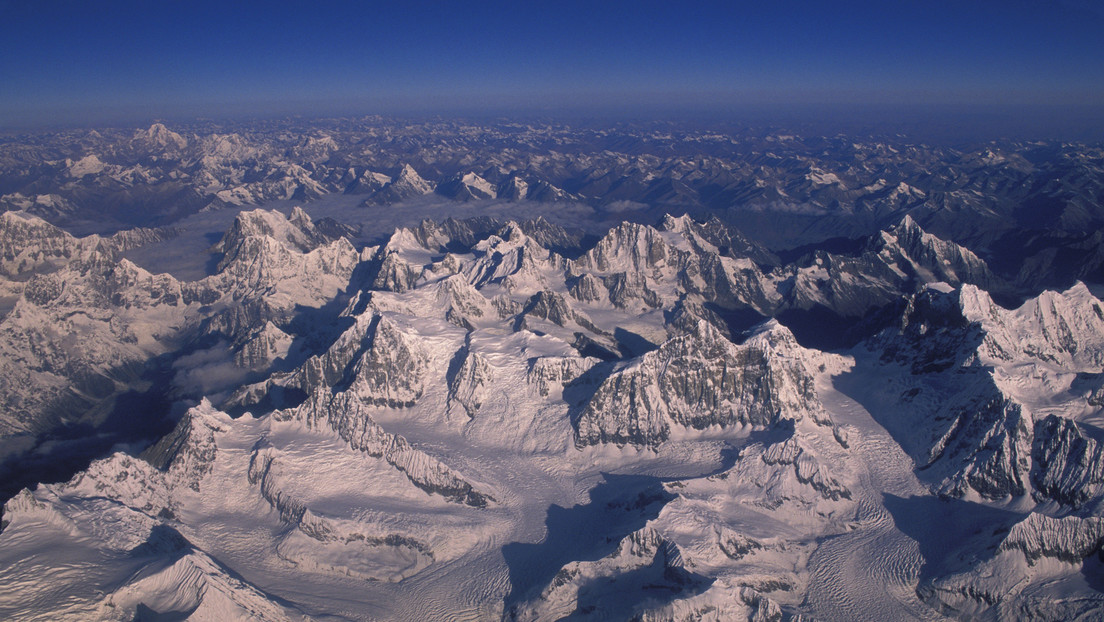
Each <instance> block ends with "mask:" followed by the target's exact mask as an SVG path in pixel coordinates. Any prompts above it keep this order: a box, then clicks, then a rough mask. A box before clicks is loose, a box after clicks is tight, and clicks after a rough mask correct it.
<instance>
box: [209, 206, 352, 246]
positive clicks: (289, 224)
mask: <svg viewBox="0 0 1104 622" xmlns="http://www.w3.org/2000/svg"><path fill="white" fill-rule="evenodd" d="M247 237H269V238H272V239H274V240H276V241H277V242H279V243H280V244H282V245H284V246H286V247H288V248H292V249H296V250H298V251H299V252H303V253H306V252H310V251H312V250H314V249H316V248H318V247H319V246H321V245H323V244H326V243H328V242H330V238H329V237H327V236H326V235H325V234H323V233H322V232H320V231H319V230H318V229H317V228H316V227H315V226H314V222H313V221H312V220H311V217H310V216H309V215H307V213H306V212H305V211H304V210H303V209H302V208H301V207H299V206H296V207H294V208H292V211H291V215H290V216H285V215H284V214H283V213H282V212H279V211H277V210H263V209H256V210H251V211H245V212H241V213H239V214H238V216H237V218H235V219H234V224H233V225H232V226H231V227H230V229H229V230H228V231H227V232H226V234H225V235H224V236H223V238H222V239H221V240H220V241H219V243H218V244H216V245H215V250H217V251H219V252H223V253H227V254H231V253H233V250H234V248H236V247H237V246H239V245H240V244H242V242H243V240H244V238H247Z"/></svg>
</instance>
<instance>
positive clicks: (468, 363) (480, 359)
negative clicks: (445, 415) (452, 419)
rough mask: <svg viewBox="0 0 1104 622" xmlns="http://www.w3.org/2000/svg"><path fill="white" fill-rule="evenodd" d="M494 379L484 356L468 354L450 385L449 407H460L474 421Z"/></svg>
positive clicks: (469, 352) (475, 353)
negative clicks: (488, 386) (454, 405)
mask: <svg viewBox="0 0 1104 622" xmlns="http://www.w3.org/2000/svg"><path fill="white" fill-rule="evenodd" d="M492 377H493V376H492V372H491V366H490V365H489V364H488V363H487V359H486V358H485V357H484V356H483V355H482V354H479V353H478V352H471V351H468V352H466V353H465V355H464V360H463V362H462V363H461V364H460V368H459V369H458V370H456V375H455V376H453V378H452V382H450V383H449V393H448V399H449V406H450V407H452V405H453V404H456V405H459V406H460V407H461V408H462V409H463V411H464V413H465V414H466V415H467V416H468V417H471V418H472V419H474V418H475V415H476V413H478V412H479V407H480V406H482V405H483V400H485V399H486V397H487V385H488V384H490V382H491V380H492Z"/></svg>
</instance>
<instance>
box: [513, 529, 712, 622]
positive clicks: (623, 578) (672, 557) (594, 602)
mask: <svg viewBox="0 0 1104 622" xmlns="http://www.w3.org/2000/svg"><path fill="white" fill-rule="evenodd" d="M642 575H646V576H647V579H646V580H645V581H646V585H647V587H649V588H652V589H657V588H659V587H662V588H664V589H665V590H667V591H669V592H671V593H674V594H678V593H680V592H683V591H688V592H691V593H692V592H694V591H695V589H694V588H695V587H697V585H696V584H697V583H698V581H699V578H698V577H696V576H695V575H693V574H691V573H690V572H688V571H687V570H686V569H685V567H684V564H683V560H682V553H681V551H680V550H679V548H678V547H677V546H676V545H675V544H674V543H673V542H671V541H670V540H667V539H666V538H664V537H663V536H661V535H660V534H659V533H658V532H656V531H655V530H654V529H651V528H647V527H645V528H643V529H640V530H638V531H635V532H633V533H630V534H629V535H627V536H625V537H624V539H622V540H621V541H620V542H619V543H618V545H617V549H616V550H614V551H613V552H612V553H610V554H609V555H608V556H606V557H603V558H602V559H599V560H597V561H590V562H571V563H570V564H568V565H566V566H564V567H563V568H562V569H561V570H560V571H559V572H558V573H557V574H556V576H555V578H554V579H553V580H552V583H551V584H550V585H549V586H548V587H547V588H546V589H545V590H544V591H543V592H542V593H541V595H540V598H539V599H535V600H534V601H532V602H531V603H528V604H527V606H525V607H521V608H518V609H517V610H515V611H513V612H511V617H512V619H514V620H545V619H552V618H559V617H562V616H564V615H567V614H570V613H571V612H572V611H578V610H580V609H582V610H585V611H588V612H591V613H592V614H594V615H610V614H615V615H624V614H626V613H628V612H627V611H625V610H624V607H626V606H630V607H632V609H633V610H634V614H635V615H636V616H638V617H639V616H641V615H642V614H644V613H645V612H646V611H647V610H648V609H649V606H651V607H654V606H655V605H654V604H652V603H650V602H649V601H648V599H638V598H633V599H632V600H633V604H631V605H628V604H627V603H626V602H625V601H621V602H618V601H616V600H615V599H611V598H603V594H602V593H601V592H597V591H594V590H592V589H588V588H589V587H590V586H591V585H593V584H594V583H595V582H596V581H599V580H601V581H603V582H606V583H614V584H617V583H619V582H623V586H622V588H621V589H622V590H625V591H627V592H628V593H630V594H633V595H634V596H635V595H636V594H635V593H636V591H637V590H638V589H639V587H638V583H639V582H640V581H641V579H642V578H643V577H642Z"/></svg>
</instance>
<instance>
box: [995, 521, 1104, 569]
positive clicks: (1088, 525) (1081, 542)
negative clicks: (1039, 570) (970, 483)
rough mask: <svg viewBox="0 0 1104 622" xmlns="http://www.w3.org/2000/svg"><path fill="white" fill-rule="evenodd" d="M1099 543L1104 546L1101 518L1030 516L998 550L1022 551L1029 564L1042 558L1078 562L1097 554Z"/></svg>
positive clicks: (1014, 528)
mask: <svg viewBox="0 0 1104 622" xmlns="http://www.w3.org/2000/svg"><path fill="white" fill-rule="evenodd" d="M1101 544H1104V518H1101V517H1099V516H1092V517H1088V518H1082V517H1077V516H1067V517H1065V518H1052V517H1050V516H1046V515H1043V514H1039V513H1032V514H1031V515H1029V516H1028V517H1027V518H1025V519H1024V520H1023V521H1021V522H1019V523H1017V524H1016V525H1014V526H1013V527H1012V530H1011V531H1010V532H1009V533H1008V537H1007V538H1005V539H1004V541H1003V542H1001V545H1000V549H1001V550H1002V551H1008V550H1018V551H1021V552H1022V553H1023V554H1024V556H1025V557H1027V560H1028V562H1030V563H1035V562H1037V561H1038V560H1040V559H1042V558H1044V557H1050V558H1054V559H1059V560H1062V561H1064V562H1069V563H1080V562H1081V560H1083V559H1085V558H1086V557H1088V556H1090V555H1092V554H1093V553H1097V552H1099V551H1100V547H1101Z"/></svg>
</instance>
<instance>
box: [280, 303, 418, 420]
mask: <svg viewBox="0 0 1104 622" xmlns="http://www.w3.org/2000/svg"><path fill="white" fill-rule="evenodd" d="M428 364H429V358H428V354H427V353H426V352H425V350H424V349H423V348H422V347H421V346H420V345H419V344H418V342H417V339H416V338H415V337H413V336H410V335H407V334H405V333H404V332H402V331H401V330H400V329H399V328H398V326H396V325H395V324H394V322H393V321H391V320H389V319H388V318H387V317H385V316H380V315H376V314H372V313H367V314H363V315H360V316H358V317H357V318H356V322H355V323H354V324H353V326H351V327H350V328H349V329H347V330H346V331H345V332H344V333H343V334H342V335H341V336H340V337H339V338H338V340H337V342H336V343H335V344H334V345H333V346H332V347H331V348H330V349H329V350H327V351H326V353H325V354H322V355H320V356H313V357H311V358H309V359H308V360H307V361H306V362H305V363H304V364H303V365H302V366H301V367H300V368H299V369H298V370H296V371H295V372H293V373H292V374H290V375H286V376H283V377H280V378H277V379H276V381H275V384H277V385H280V386H286V387H295V388H298V389H301V390H302V391H304V392H305V393H307V394H311V393H314V392H315V391H317V390H318V389H319V388H323V387H339V388H340V389H341V390H346V391H352V392H353V394H355V395H357V396H358V397H359V399H361V400H364V401H365V402H367V403H370V404H379V405H389V406H393V407H401V406H409V405H412V404H413V403H414V402H415V401H416V400H417V399H418V398H419V397H421V395H422V390H423V386H422V385H423V382H424V381H425V374H426V368H427V366H428Z"/></svg>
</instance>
